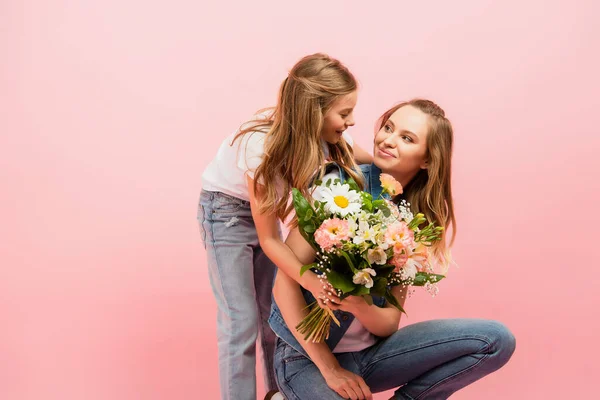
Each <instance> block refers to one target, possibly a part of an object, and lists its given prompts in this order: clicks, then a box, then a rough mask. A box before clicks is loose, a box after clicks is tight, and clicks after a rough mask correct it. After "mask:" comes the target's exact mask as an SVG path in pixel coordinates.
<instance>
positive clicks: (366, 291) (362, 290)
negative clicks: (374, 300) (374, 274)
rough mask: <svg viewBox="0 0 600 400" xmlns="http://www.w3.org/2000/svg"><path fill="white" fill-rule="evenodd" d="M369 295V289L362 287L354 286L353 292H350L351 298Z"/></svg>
mask: <svg viewBox="0 0 600 400" xmlns="http://www.w3.org/2000/svg"><path fill="white" fill-rule="evenodd" d="M369 293H371V289H369V288H367V287H365V286H363V285H358V286H356V288H354V290H353V291H352V292H350V294H351V295H353V296H363V295H367V294H369Z"/></svg>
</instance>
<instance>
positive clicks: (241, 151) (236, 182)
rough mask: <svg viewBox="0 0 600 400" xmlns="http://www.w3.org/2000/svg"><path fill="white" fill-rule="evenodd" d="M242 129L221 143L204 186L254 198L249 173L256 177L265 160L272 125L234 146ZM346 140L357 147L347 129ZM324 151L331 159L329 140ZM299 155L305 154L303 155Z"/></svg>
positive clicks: (265, 114) (206, 172)
mask: <svg viewBox="0 0 600 400" xmlns="http://www.w3.org/2000/svg"><path fill="white" fill-rule="evenodd" d="M271 112H272V111H270V110H269V111H266V112H263V113H261V114H257V115H255V116H254V117H253V119H252V120H251V121H249V122H248V123H252V121H254V120H261V119H267V118H268V117H269V115H270V113H271ZM248 123H246V124H248ZM246 124H244V125H243V126H242V129H243V128H244V127H247V126H248V125H246ZM238 132H239V130H238V131H236V132H234V133H232V134H231V135H229V136H228V137H227V139H225V140H224V141H223V143H221V146H220V147H219V150H218V151H217V155H216V156H215V158H213V159H212V161H211V162H210V163H209V164H208V166H207V167H206V169H205V170H204V173H203V174H202V189H203V190H208V191H211V192H222V193H225V194H228V195H230V196H234V197H237V198H239V199H242V200H246V201H250V197H249V195H248V186H247V183H246V175H248V176H249V177H250V178H254V173H255V171H256V169H257V168H258V166H259V165H260V163H261V162H262V159H263V155H264V147H265V138H266V134H267V132H268V128H264V130H262V131H254V132H248V133H247V134H245V135H244V136H242V137H240V138H238V139H237V140H236V141H235V143H233V146H232V145H231V143H232V142H233V139H234V138H235V135H237V133H238ZM344 139H345V140H346V142H347V143H348V145H350V146H353V144H354V141H353V140H352V137H351V136H350V135H349V134H347V133H346V132H344ZM323 151H324V153H325V157H326V158H327V157H328V155H329V148H328V147H327V144H326V143H325V141H323ZM298 156H299V157H301V155H298Z"/></svg>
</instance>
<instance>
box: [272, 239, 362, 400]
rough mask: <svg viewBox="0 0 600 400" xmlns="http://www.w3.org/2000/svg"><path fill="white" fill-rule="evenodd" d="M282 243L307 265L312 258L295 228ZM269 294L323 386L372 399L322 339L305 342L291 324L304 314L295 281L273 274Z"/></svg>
mask: <svg viewBox="0 0 600 400" xmlns="http://www.w3.org/2000/svg"><path fill="white" fill-rule="evenodd" d="M286 244H287V245H288V246H289V248H290V249H291V250H292V251H293V253H294V255H295V256H296V257H297V258H298V259H299V260H300V261H301V262H302V263H305V264H309V263H311V262H312V261H314V258H315V253H314V250H313V248H312V247H311V246H310V245H309V244H308V243H307V242H306V240H304V238H303V237H302V235H301V234H300V232H299V231H298V229H297V228H296V229H294V230H292V232H291V233H290V235H289V236H288V238H287V240H286ZM273 297H274V298H275V302H276V303H277V305H278V306H279V309H280V310H281V314H282V315H283V319H284V321H285V323H286V325H287V326H288V328H289V329H290V331H291V332H292V334H293V335H294V337H295V338H296V340H298V343H300V345H302V347H303V348H304V350H305V351H306V353H307V354H308V356H309V357H310V359H311V360H312V362H313V363H314V364H315V366H316V367H317V368H318V369H319V371H320V372H321V375H323V378H324V379H325V381H326V382H327V385H328V386H329V387H330V388H331V389H332V390H334V391H335V392H336V393H338V394H339V395H340V396H342V397H343V398H352V399H369V400H370V399H372V394H371V391H370V389H369V387H368V386H367V385H366V383H365V381H364V380H363V379H362V378H361V377H360V376H358V375H356V374H354V373H352V372H350V371H348V370H346V369H344V368H342V367H341V366H340V364H339V363H338V361H337V359H336V358H335V356H334V355H333V353H332V352H331V350H330V349H329V347H328V346H327V344H326V343H325V342H321V343H313V342H311V341H306V340H304V336H303V335H301V334H300V333H298V331H297V330H296V329H295V326H297V325H298V324H299V323H300V321H301V320H302V318H304V317H305V316H306V315H307V314H308V310H307V309H306V301H305V300H304V297H303V296H302V292H301V291H300V287H299V286H298V284H297V283H296V282H295V281H294V280H293V279H291V278H290V277H289V276H287V275H286V274H277V277H276V278H275V286H274V287H273Z"/></svg>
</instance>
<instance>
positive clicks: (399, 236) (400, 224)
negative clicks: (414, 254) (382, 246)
mask: <svg viewBox="0 0 600 400" xmlns="http://www.w3.org/2000/svg"><path fill="white" fill-rule="evenodd" d="M385 242H386V243H387V244H388V245H390V246H391V247H393V248H394V253H395V254H397V253H399V252H400V251H402V250H403V249H404V248H405V247H411V248H412V247H415V233H414V232H413V231H412V230H410V228H409V227H408V225H407V224H406V222H404V221H397V222H394V223H393V224H391V225H389V226H388V228H387V230H386V232H385Z"/></svg>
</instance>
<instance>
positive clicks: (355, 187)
mask: <svg viewBox="0 0 600 400" xmlns="http://www.w3.org/2000/svg"><path fill="white" fill-rule="evenodd" d="M344 183H347V184H348V186H350V189H352V190H356V191H357V192H360V191H361V190H360V187H359V186H358V184H357V183H356V181H355V180H354V179H352V178H348V179H346V182H344Z"/></svg>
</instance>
